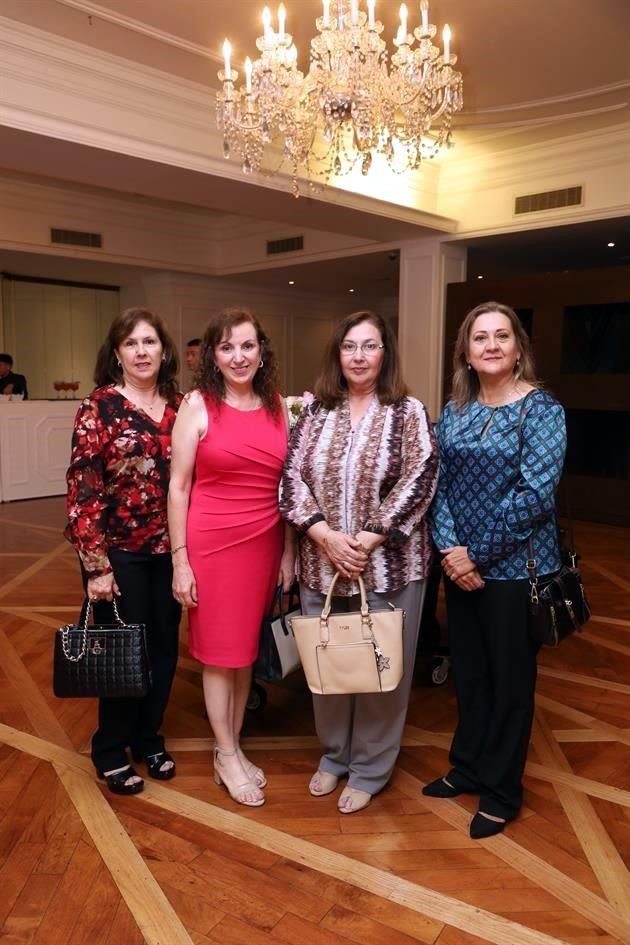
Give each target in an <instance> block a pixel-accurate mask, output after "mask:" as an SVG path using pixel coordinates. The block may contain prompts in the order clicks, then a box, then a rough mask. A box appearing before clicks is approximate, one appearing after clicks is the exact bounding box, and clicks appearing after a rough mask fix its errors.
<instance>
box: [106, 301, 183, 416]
mask: <svg viewBox="0 0 630 945" xmlns="http://www.w3.org/2000/svg"><path fill="white" fill-rule="evenodd" d="M140 322H146V323H147V325H150V326H151V328H153V329H154V330H155V332H156V334H157V336H158V338H159V339H160V341H161V342H162V362H161V364H160V370H159V373H158V377H157V387H158V390H159V392H160V395H161V396H162V397H164V398H165V400H166V402H167V403H168V404H170V405H171V407H173V406H175V403H176V401H177V394H178V387H177V383H176V381H175V377H176V375H177V372H178V370H179V360H178V357H177V352H176V350H175V345H174V344H173V340H172V338H171V336H170V335H169V333H168V331H167V329H166V327H165V325H164V322H163V321H162V319H161V318H160V316H159V315H156V314H155V312H152V311H151V310H150V309H148V308H141V307H139V306H135V307H133V308H126V309H125V310H124V311H123V312H121V313H120V315H117V316H116V318H115V319H114V320H113V322H112V323H111V325H110V326H109V331H108V332H107V337H106V338H105V341H104V342H103V344H102V345H101V347H100V350H99V352H98V354H97V356H96V366H95V368H94V383H95V384H96V386H97V387H104V386H105V385H106V384H123V383H124V380H123V372H122V368H121V366H120V364H119V361H118V356H117V354H116V349H117V348H119V347H120V345H121V344H122V343H123V341H124V340H125V338H128V337H129V335H130V334H131V332H132V331H133V330H134V328H135V327H136V325H138V324H139V323H140Z"/></svg>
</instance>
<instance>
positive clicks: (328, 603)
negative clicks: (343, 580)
mask: <svg viewBox="0 0 630 945" xmlns="http://www.w3.org/2000/svg"><path fill="white" fill-rule="evenodd" d="M339 576H340V575H339V571H336V572H335V576H334V577H333V579H332V581H331V582H330V587H329V588H328V593H327V594H326V600H325V601H324V607H323V609H322V612H321V616H320V618H319V629H320V640H321V643H322V646H327V645H328V643H329V641H330V631H329V627H328V618H329V616H330V609H331V607H332V596H333V591H334V589H335V584H336V583H337V580H338V579H339ZM357 580H358V582H359V594H360V595H361V633H362V636H363V639H364V640H371V641H372V642H374V633H373V631H372V620H371V618H370V608H369V607H368V602H367V596H366V593H365V584H364V583H363V578H362V577H361V575H360V574H359V575H357Z"/></svg>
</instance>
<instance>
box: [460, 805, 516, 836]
mask: <svg viewBox="0 0 630 945" xmlns="http://www.w3.org/2000/svg"><path fill="white" fill-rule="evenodd" d="M511 820H514V818H513V817H508V818H507V819H506V820H489V819H488V818H487V817H484V816H483V814H482V813H481V812H480V811H477V813H476V814H475V816H474V817H473V819H472V820H471V822H470V838H471V840H487V839H488V837H495V836H496V835H497V834H498V833H502V832H503V830H504V829H505V825H506V824H508V823H509V822H510V821H511Z"/></svg>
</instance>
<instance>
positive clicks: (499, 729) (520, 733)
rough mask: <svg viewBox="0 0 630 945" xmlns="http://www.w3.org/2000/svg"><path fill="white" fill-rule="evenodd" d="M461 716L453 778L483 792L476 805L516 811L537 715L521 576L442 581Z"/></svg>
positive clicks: (501, 813)
mask: <svg viewBox="0 0 630 945" xmlns="http://www.w3.org/2000/svg"><path fill="white" fill-rule="evenodd" d="M445 584H446V605H447V611H448V630H449V642H450V650H451V658H452V670H453V679H454V682H455V692H456V695H457V704H458V709H459V720H458V723H457V728H456V730H455V735H454V738H453V744H452V746H451V753H450V762H451V764H452V766H453V767H452V770H451V771H450V772H449V774H448V775H447V779H448V781H449V782H450V783H451V784H453V785H454V786H455V787H458V788H460V789H462V790H466V791H471V792H473V793H479V795H480V798H479V809H480V810H482V811H484V812H485V813H487V814H492V815H494V816H495V817H505V818H511V817H514V816H515V815H516V814H517V813H518V810H519V808H520V806H521V803H522V799H523V786H522V783H521V782H522V777H523V770H524V768H525V761H526V759H527V749H528V747H529V738H530V734H531V728H532V722H533V717H534V693H535V689H536V653H537V648H536V647H535V646H534V644H532V643H531V641H530V639H529V635H528V632H527V594H528V587H529V583H528V581H527V580H524V581H521V580H519V581H487V582H486V585H485V587H484V588H483V589H482V590H479V591H462V590H460V589H459V588H458V587H457V585H456V584H454V583H453V582H452V581H449V580H448V578H447V579H446V580H445Z"/></svg>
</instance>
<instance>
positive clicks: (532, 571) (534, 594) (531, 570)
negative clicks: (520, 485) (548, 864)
mask: <svg viewBox="0 0 630 945" xmlns="http://www.w3.org/2000/svg"><path fill="white" fill-rule="evenodd" d="M531 394H533V391H528V392H527V393H526V394H525V396H524V397H523V402H522V404H521V412H520V414H519V418H518V453H519V459H520V458H521V457H522V455H523V417H524V415H525V405H526V403H527V400H528V398H529V397H530V395H531ZM565 506H566V512H567V522H568V525H569V548H570V550H569V557H570V558H571V567H572V568H575V567H576V562H577V552H576V550H575V539H574V537H573V518H572V516H571V508H570V505H569V495H568V486H567V485H566V482H565ZM554 516H555V519H556V528H557V530H558V531H560V525H559V523H558V506H557V504H556V505H555V506H554ZM527 554H528V556H529V557H528V558H527V561H526V563H525V567H526V568H527V573H528V575H529V587H530V600H531V601H532V603H533V604H537V603H538V575H537V573H536V557H535V555H534V542H533V540H532V536H531V535H529V536H528V538H527Z"/></svg>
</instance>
